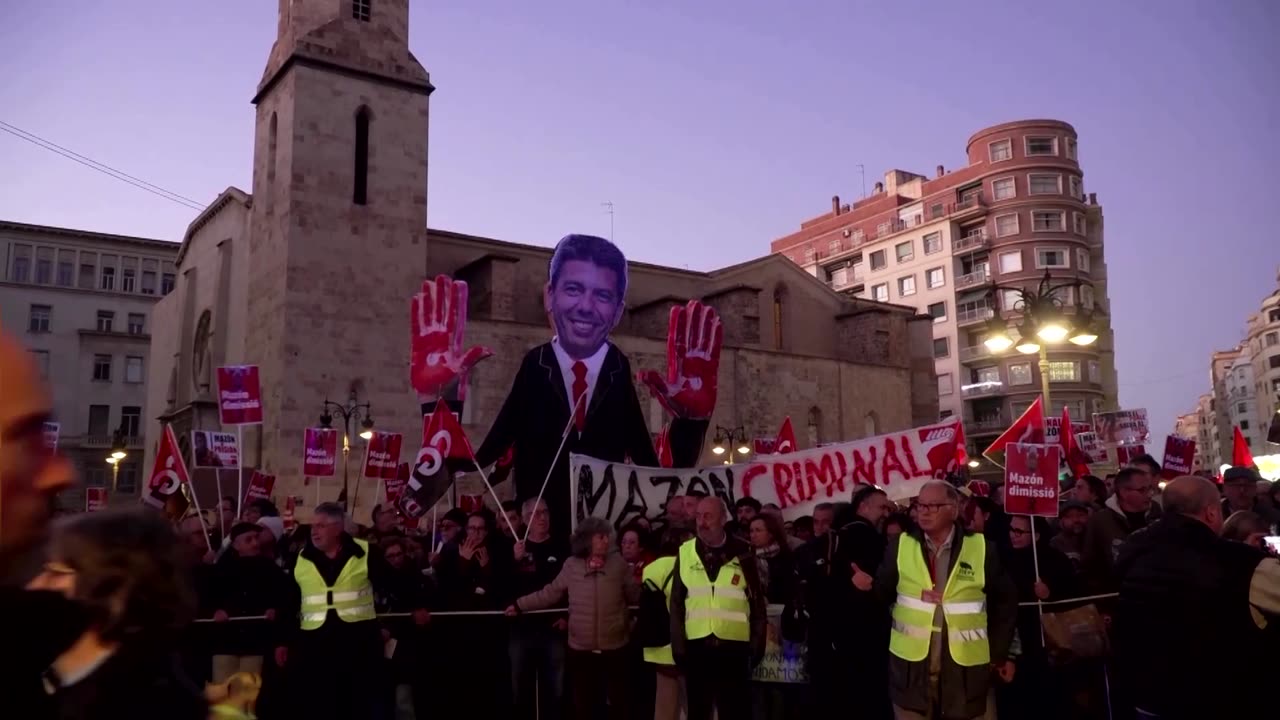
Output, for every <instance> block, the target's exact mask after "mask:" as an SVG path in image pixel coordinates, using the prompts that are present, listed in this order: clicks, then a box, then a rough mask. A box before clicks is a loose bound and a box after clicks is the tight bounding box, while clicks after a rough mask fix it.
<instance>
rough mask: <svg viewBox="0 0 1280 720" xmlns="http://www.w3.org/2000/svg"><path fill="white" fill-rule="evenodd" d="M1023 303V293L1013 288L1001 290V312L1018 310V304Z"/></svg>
mask: <svg viewBox="0 0 1280 720" xmlns="http://www.w3.org/2000/svg"><path fill="white" fill-rule="evenodd" d="M1020 302H1022V293H1021V292H1019V291H1018V290H1016V289H1013V288H1001V289H1000V309H1001V310H1017V309H1018V303H1020Z"/></svg>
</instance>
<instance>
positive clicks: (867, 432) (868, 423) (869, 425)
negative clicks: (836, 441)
mask: <svg viewBox="0 0 1280 720" xmlns="http://www.w3.org/2000/svg"><path fill="white" fill-rule="evenodd" d="M879 434H880V420H879V418H877V417H876V411H875V410H872V411H871V412H869V413H867V416H866V417H865V418H863V420H862V437H875V436H876V435H879Z"/></svg>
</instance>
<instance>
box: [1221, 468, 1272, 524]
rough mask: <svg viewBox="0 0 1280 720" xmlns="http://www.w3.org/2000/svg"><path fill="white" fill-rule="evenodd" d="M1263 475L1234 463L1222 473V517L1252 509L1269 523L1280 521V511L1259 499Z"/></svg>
mask: <svg viewBox="0 0 1280 720" xmlns="http://www.w3.org/2000/svg"><path fill="white" fill-rule="evenodd" d="M1261 479H1262V476H1261V475H1259V474H1258V473H1257V471H1255V470H1254V469H1253V468H1248V467H1241V466H1239V465H1234V466H1232V467H1229V468H1227V471H1226V472H1225V473H1223V474H1222V494H1223V495H1225V496H1226V497H1224V498H1222V517H1223V518H1229V517H1231V514H1232V513H1235V512H1239V511H1241V510H1250V511H1252V512H1255V513H1257V514H1258V517H1260V518H1262V521H1263V522H1265V523H1266V524H1267V525H1272V526H1274V525H1275V524H1277V523H1280V512H1277V510H1276V509H1275V508H1272V507H1269V506H1267V505H1264V504H1263V503H1261V502H1259V500H1258V481H1259V480H1261Z"/></svg>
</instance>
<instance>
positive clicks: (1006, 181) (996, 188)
mask: <svg viewBox="0 0 1280 720" xmlns="http://www.w3.org/2000/svg"><path fill="white" fill-rule="evenodd" d="M1015 195H1017V190H1016V189H1015V188H1014V186H1013V178H1011V177H1007V178H1000V179H998V180H992V181H991V197H992V199H995V200H1008V199H1009V198H1011V197H1014V196H1015Z"/></svg>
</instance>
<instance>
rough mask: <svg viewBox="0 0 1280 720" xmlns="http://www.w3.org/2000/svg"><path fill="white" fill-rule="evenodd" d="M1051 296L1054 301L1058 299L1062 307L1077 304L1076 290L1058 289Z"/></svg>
mask: <svg viewBox="0 0 1280 720" xmlns="http://www.w3.org/2000/svg"><path fill="white" fill-rule="evenodd" d="M1049 295H1050V296H1051V297H1053V298H1054V299H1056V300H1057V301H1058V303H1059V304H1061V305H1064V306H1066V305H1074V304H1075V297H1076V290H1075V288H1069V287H1065V288H1056V289H1054V291H1053V292H1051V293H1049Z"/></svg>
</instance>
